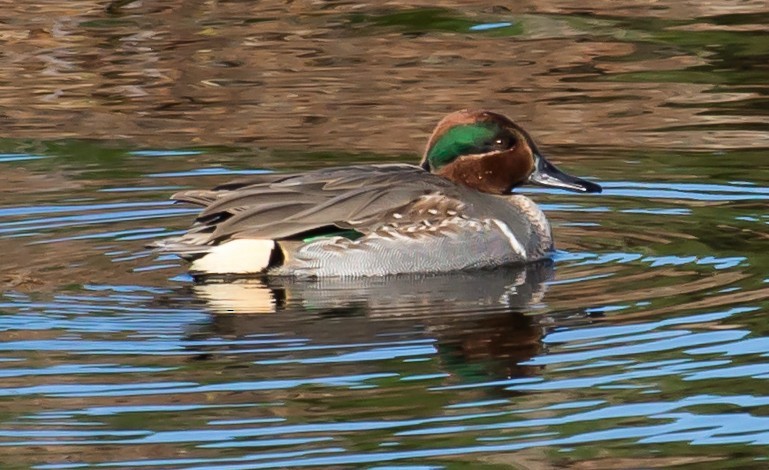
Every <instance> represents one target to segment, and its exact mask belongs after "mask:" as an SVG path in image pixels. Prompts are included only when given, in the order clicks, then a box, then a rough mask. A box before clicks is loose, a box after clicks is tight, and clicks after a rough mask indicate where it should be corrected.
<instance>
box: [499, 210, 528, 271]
mask: <svg viewBox="0 0 769 470" xmlns="http://www.w3.org/2000/svg"><path fill="white" fill-rule="evenodd" d="M491 221H492V222H493V223H494V224H495V225H496V226H497V227H499V230H500V231H502V233H503V234H504V235H505V237H506V238H507V241H508V242H509V243H510V248H512V249H513V251H514V252H516V253H517V254H518V255H520V257H521V259H522V260H524V261H525V260H526V249H524V248H523V245H521V242H520V241H518V239H517V238H515V234H514V233H513V231H512V230H510V227H508V226H507V224H506V223H504V222H502V221H501V220H499V219H491Z"/></svg>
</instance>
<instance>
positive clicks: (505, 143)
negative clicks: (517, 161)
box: [489, 135, 515, 150]
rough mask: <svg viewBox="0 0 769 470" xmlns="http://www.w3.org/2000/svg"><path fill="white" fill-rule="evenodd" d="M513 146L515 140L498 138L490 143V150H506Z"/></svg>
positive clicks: (506, 137)
mask: <svg viewBox="0 0 769 470" xmlns="http://www.w3.org/2000/svg"><path fill="white" fill-rule="evenodd" d="M514 145H515V139H514V138H513V137H512V136H508V135H505V136H500V137H497V138H496V139H494V141H492V142H491V145H489V147H491V150H507V149H510V148H512V147H513V146H514Z"/></svg>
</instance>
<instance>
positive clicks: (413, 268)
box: [158, 111, 600, 277]
mask: <svg viewBox="0 0 769 470" xmlns="http://www.w3.org/2000/svg"><path fill="white" fill-rule="evenodd" d="M447 121H448V122H447ZM540 159H541V160H540ZM500 173H503V174H500ZM504 173H507V174H504ZM537 178H539V179H541V180H543V181H537V180H536V179H537ZM547 178H551V179H552V181H548V180H547ZM522 182H534V183H536V184H546V183H550V184H547V185H550V186H560V187H563V186H569V187H566V188H565V189H572V190H577V191H582V192H597V191H600V187H599V186H598V185H595V184H594V183H590V182H587V181H584V180H580V179H578V178H574V177H571V176H568V175H565V174H563V173H561V172H560V171H559V170H557V169H556V168H555V167H553V166H552V165H550V164H549V163H547V162H546V161H545V160H544V159H543V158H542V157H541V156H540V155H539V152H538V151H537V150H536V146H535V145H534V143H533V141H531V138H530V137H529V136H528V134H526V133H525V131H523V130H522V129H520V128H519V127H518V126H517V125H515V124H514V123H512V121H510V120H509V119H507V118H505V117H504V116H501V115H498V114H495V113H490V112H487V111H460V112H458V113H453V114H452V115H449V116H448V117H447V118H445V119H444V120H443V121H441V123H440V124H439V125H438V128H436V130H435V132H433V136H432V137H431V139H430V143H429V144H428V149H427V151H426V152H425V156H424V158H423V161H422V164H421V165H419V166H417V165H409V164H380V165H366V166H348V167H338V168H327V169H321V170H315V171H310V172H305V173H291V174H267V175H258V176H254V177H248V178H244V179H240V180H236V181H233V182H230V183H226V184H223V185H221V186H218V187H215V188H213V189H211V190H187V191H182V192H179V193H177V194H175V195H173V196H172V198H173V199H175V200H177V201H181V202H187V203H192V204H196V205H199V206H202V207H203V209H202V211H201V213H200V215H199V216H198V217H197V219H196V221H195V223H194V224H193V226H192V227H191V228H190V230H189V231H188V232H187V233H185V234H184V235H182V236H180V237H175V238H170V239H167V240H164V241H161V242H160V243H159V244H158V246H159V247H160V249H161V250H163V251H167V252H173V253H176V254H178V255H180V256H181V257H182V258H185V259H187V260H188V261H190V262H191V266H190V271H191V273H192V274H193V275H194V276H221V275H253V274H267V275H275V276H298V277H358V276H383V275H391V274H402V273H416V272H423V273H438V272H449V271H459V270H468V269H477V268H491V267H496V266H502V265H512V264H523V263H528V262H533V261H537V260H541V259H544V258H547V257H548V256H549V255H550V254H551V253H552V251H553V238H552V235H551V229H550V225H549V223H548V221H547V219H546V218H545V215H544V214H543V213H542V211H541V210H540V209H539V208H538V207H537V205H536V204H535V203H534V202H533V201H532V200H531V199H529V198H527V197H526V196H523V195H520V194H514V193H511V192H510V191H511V190H512V188H513V187H515V186H517V185H518V184H522Z"/></svg>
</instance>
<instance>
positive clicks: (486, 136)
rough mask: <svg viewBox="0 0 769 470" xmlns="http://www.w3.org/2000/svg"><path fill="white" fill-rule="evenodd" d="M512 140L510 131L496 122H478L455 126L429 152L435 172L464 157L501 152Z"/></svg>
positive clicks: (428, 155)
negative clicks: (494, 151)
mask: <svg viewBox="0 0 769 470" xmlns="http://www.w3.org/2000/svg"><path fill="white" fill-rule="evenodd" d="M510 138H511V134H510V132H509V131H507V130H505V129H503V128H501V127H500V126H499V125H498V124H496V123H494V122H478V123H473V124H461V125H457V126H454V127H452V128H450V129H449V130H447V131H446V132H445V133H444V134H443V135H441V136H440V137H439V138H438V140H437V141H435V143H434V144H433V146H432V147H430V149H429V151H428V152H427V162H428V163H429V164H430V167H431V168H432V169H433V170H436V169H438V168H441V167H442V166H445V165H448V164H449V163H451V162H453V161H454V160H456V159H457V157H460V156H462V155H475V154H480V153H486V152H491V151H493V150H501V146H504V145H508V144H509V142H511V141H510Z"/></svg>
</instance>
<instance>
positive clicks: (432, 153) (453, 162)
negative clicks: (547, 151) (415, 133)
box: [421, 110, 601, 194]
mask: <svg viewBox="0 0 769 470" xmlns="http://www.w3.org/2000/svg"><path fill="white" fill-rule="evenodd" d="M421 165H422V168H424V169H425V170H427V171H430V172H432V173H435V174H437V175H440V176H443V177H444V178H446V179H449V180H451V181H453V182H455V183H457V184H461V185H464V186H468V187H470V188H474V189H477V190H478V191H482V192H485V193H491V194H508V193H509V192H510V191H512V190H513V188H515V187H516V186H520V185H522V184H527V183H529V184H535V185H540V186H548V187H552V188H561V189H566V190H569V191H576V192H581V193H600V192H601V187H600V186H599V185H597V184H595V183H591V182H590V181H585V180H583V179H581V178H577V177H575V176H571V175H568V174H566V173H564V172H562V171H561V170H559V169H558V168H556V167H555V166H554V165H553V164H551V163H550V162H548V161H547V160H546V159H545V157H544V156H542V154H541V153H540V151H539V149H538V148H537V145H536V144H535V143H534V140H532V138H531V136H529V134H528V133H527V132H526V131H525V130H523V128H522V127H520V126H519V125H517V124H516V123H514V122H513V121H511V120H510V119H508V118H507V117H505V116H503V115H501V114H497V113H492V112H490V111H482V110H479V111H474V110H462V111H457V112H454V113H451V114H449V115H448V116H446V117H445V118H443V119H442V120H441V122H439V123H438V126H437V127H436V128H435V130H434V131H433V134H432V135H431V136H430V140H429V142H428V143H427V149H426V150H425V154H424V156H423V158H422V163H421Z"/></svg>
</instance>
